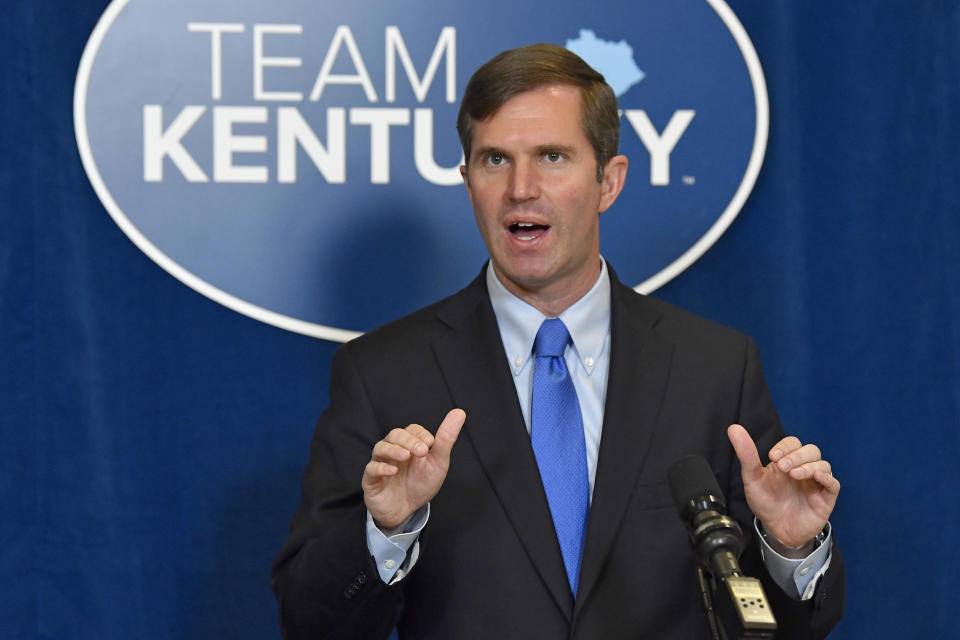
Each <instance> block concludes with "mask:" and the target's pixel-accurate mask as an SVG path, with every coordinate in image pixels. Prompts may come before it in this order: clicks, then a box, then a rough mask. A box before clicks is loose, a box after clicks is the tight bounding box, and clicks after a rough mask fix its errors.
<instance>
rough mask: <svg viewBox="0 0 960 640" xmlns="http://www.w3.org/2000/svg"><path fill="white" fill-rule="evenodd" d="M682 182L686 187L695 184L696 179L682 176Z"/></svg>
mask: <svg viewBox="0 0 960 640" xmlns="http://www.w3.org/2000/svg"><path fill="white" fill-rule="evenodd" d="M682 180H683V184H685V185H688V186H689V185H692V184H696V183H697V178H696V177H695V176H683V178H682Z"/></svg>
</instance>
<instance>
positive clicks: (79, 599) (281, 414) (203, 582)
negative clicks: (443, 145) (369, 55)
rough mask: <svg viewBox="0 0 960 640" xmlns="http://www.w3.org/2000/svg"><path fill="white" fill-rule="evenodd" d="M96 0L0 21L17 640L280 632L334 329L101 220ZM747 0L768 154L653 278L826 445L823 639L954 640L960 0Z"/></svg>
mask: <svg viewBox="0 0 960 640" xmlns="http://www.w3.org/2000/svg"><path fill="white" fill-rule="evenodd" d="M106 4H107V3H106V2H105V1H104V0H84V1H81V2H30V1H28V0H13V2H9V3H7V5H6V7H7V8H6V10H5V15H4V19H3V21H2V22H0V60H2V64H3V78H4V90H3V91H2V93H0V115H2V117H3V125H4V126H2V127H0V141H2V145H0V148H2V149H3V152H2V160H0V188H2V192H0V203H2V204H0V206H2V209H0V211H2V213H0V215H2V218H0V224H2V226H0V318H2V328H0V354H2V360H0V362H2V365H0V425H2V431H0V478H2V489H3V494H2V495H3V502H2V505H3V514H2V518H0V575H2V576H3V577H4V579H3V580H2V581H0V635H2V636H3V637H7V638H78V639H79V638H91V639H93V638H97V639H102V638H116V639H118V640H119V639H124V640H126V639H128V638H211V637H228V638H270V637H278V636H279V632H278V631H277V625H276V622H275V604H274V600H273V596H272V594H271V593H270V590H269V586H268V571H269V567H270V563H271V560H272V557H273V554H274V553H275V552H276V550H277V549H278V548H279V546H280V544H281V543H282V541H283V540H284V538H285V535H286V529H287V525H288V522H289V517H290V515H291V514H292V512H293V509H294V507H295V505H296V501H297V498H298V482H299V474H300V471H301V469H302V467H303V465H304V463H305V461H306V456H307V445H308V442H309V438H310V435H311V432H312V428H313V422H314V420H315V418H316V416H317V415H318V414H319V412H320V411H321V410H322V409H323V407H324V405H325V403H326V400H327V397H326V385H327V383H328V367H329V363H330V359H331V356H332V354H333V351H334V349H335V348H336V346H337V345H335V344H333V343H329V342H324V341H319V340H315V339H311V338H307V337H304V336H301V335H296V334H292V333H288V332H285V331H282V330H280V329H276V328H273V327H270V326H267V325H264V324H261V323H259V322H257V321H255V320H252V319H250V318H247V317H245V316H241V315H238V314H237V313H234V312H233V311H229V310H227V309H226V308H224V307H221V306H219V305H218V304H216V303H214V302H212V301H210V300H208V299H207V298H204V297H202V296H200V295H198V294H197V293H195V292H194V291H192V290H190V289H188V288H187V287H185V286H183V285H182V284H180V283H179V282H178V281H176V280H175V279H174V278H172V277H171V276H169V275H168V274H167V273H166V272H164V271H163V270H162V269H160V268H159V267H158V266H157V265H155V264H154V263H153V262H151V261H150V260H149V259H148V258H147V257H146V256H144V255H143V254H142V253H141V252H140V251H139V250H138V249H136V248H135V247H134V245H133V244H132V243H131V242H130V241H129V240H128V239H127V238H126V236H125V235H124V234H123V233H122V232H121V231H120V230H119V228H118V227H117V226H116V224H114V222H113V221H112V220H111V219H110V218H109V216H108V215H107V214H106V213H105V211H104V210H103V208H102V206H101V205H100V202H99V201H98V200H97V198H96V196H95V195H94V192H93V190H92V188H91V187H90V184H89V182H88V180H87V178H86V175H85V174H84V172H83V169H82V167H81V165H80V160H79V157H78V153H77V149H76V143H75V140H74V134H73V122H72V98H73V84H74V79H75V74H76V71H77V64H78V61H79V59H80V54H81V52H82V50H83V46H84V44H85V42H86V39H87V37H88V36H89V34H90V32H91V30H92V29H93V26H94V24H95V23H96V21H97V19H98V17H99V16H100V14H101V12H102V11H103V10H104V8H105V6H106ZM730 4H731V6H732V7H733V9H734V10H735V11H736V13H737V15H738V16H739V18H740V20H741V21H742V22H743V24H744V26H745V27H746V30H747V32H748V33H749V34H750V36H751V38H752V39H753V42H754V45H755V46H756V49H757V51H758V53H759V56H760V60H761V62H762V63H763V65H764V69H765V72H766V78H767V82H768V85H769V94H770V104H771V131H770V144H769V148H768V151H767V157H766V162H765V165H764V168H763V170H762V172H761V174H760V178H759V180H758V183H757V185H756V188H755V190H754V192H753V195H752V196H751V197H750V199H749V200H748V202H747V205H746V206H745V207H744V209H743V211H742V213H741V214H740V216H739V217H738V218H737V220H736V221H735V222H734V224H733V226H732V227H731V228H730V229H729V231H728V232H727V233H726V234H725V235H724V236H723V237H722V238H721V239H720V241H719V242H718V243H717V245H715V246H714V247H713V248H712V249H711V250H710V251H709V252H708V253H707V254H706V255H705V256H704V257H703V258H702V259H700V260H699V261H698V262H697V263H696V264H694V265H693V266H692V267H691V268H690V269H688V270H687V271H686V272H685V273H683V274H682V275H681V276H680V277H678V278H677V279H675V280H673V281H672V282H671V283H669V284H668V285H667V286H665V287H664V288H662V289H661V290H659V291H658V292H657V294H656V295H658V296H659V297H662V298H664V299H666V300H668V301H670V302H673V303H676V304H679V305H681V306H684V307H686V308H688V309H690V310H692V311H694V312H697V313H699V314H701V315H705V316H707V317H710V318H712V319H714V320H717V321H720V322H723V323H725V324H729V325H732V326H734V327H736V328H738V329H741V330H743V331H745V332H747V333H750V334H752V335H753V336H754V337H755V338H756V340H757V342H758V344H759V346H760V348H761V351H762V353H763V355H764V360H765V364H766V369H767V376H768V382H769V384H770V387H771V390H772V392H773V395H774V398H775V400H776V401H777V405H778V408H779V410H780V413H781V417H782V419H783V421H784V423H785V425H787V427H788V429H789V430H791V431H794V432H796V433H798V434H800V435H801V436H802V437H804V439H808V440H812V441H815V442H817V443H819V444H821V445H822V447H823V449H824V451H825V454H826V456H827V457H828V458H829V459H830V460H831V461H832V462H833V464H834V468H835V470H836V473H837V475H838V477H839V478H840V479H841V481H842V482H843V490H842V492H841V496H840V503H839V505H838V507H837V510H836V512H835V514H834V517H833V522H834V525H835V527H836V532H837V537H838V540H839V541H840V543H841V544H842V546H843V549H844V555H845V558H846V560H847V563H848V604H847V614H846V617H845V619H844V621H843V622H842V623H841V624H840V626H839V627H838V628H837V631H836V632H835V634H834V637H837V638H902V637H905V636H906V635H907V634H916V635H918V636H926V637H950V636H951V635H953V634H954V624H953V619H952V615H951V614H952V610H953V608H954V603H955V602H956V600H957V598H958V597H960V578H958V572H957V570H956V566H957V565H958V561H960V553H958V545H957V542H956V541H957V539H958V536H960V526H958V525H960V513H958V510H957V508H956V507H955V506H954V505H955V502H956V497H957V495H958V490H960V474H958V473H957V471H956V466H957V464H956V461H957V460H958V459H960V446H958V441H960V285H958V282H960V168H958V156H960V154H958V147H960V131H958V122H960V117H958V115H957V114H958V113H960V75H958V73H957V67H958V64H960V5H958V4H956V3H943V2H907V1H903V0H898V1H896V2H887V3H883V7H882V9H881V7H880V6H879V5H876V4H873V3H864V2H854V3H833V2H823V1H818V2H803V3H799V2H786V1H777V2H765V3H755V2H747V1H745V0H744V1H734V2H730ZM692 35H695V34H692ZM451 126H452V124H451ZM478 267H479V265H478Z"/></svg>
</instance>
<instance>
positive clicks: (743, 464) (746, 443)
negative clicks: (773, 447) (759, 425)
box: [727, 424, 763, 484]
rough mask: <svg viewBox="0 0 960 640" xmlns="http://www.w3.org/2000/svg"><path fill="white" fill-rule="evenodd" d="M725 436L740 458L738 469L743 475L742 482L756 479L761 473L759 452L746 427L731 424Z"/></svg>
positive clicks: (761, 466) (745, 482)
mask: <svg viewBox="0 0 960 640" xmlns="http://www.w3.org/2000/svg"><path fill="white" fill-rule="evenodd" d="M727 437H728V438H729V439H730V444H732V445H733V450H734V452H735V453H736V454H737V459H738V460H740V469H741V473H742V475H743V483H744V484H747V483H748V482H750V481H752V480H754V479H756V477H757V476H759V475H761V474H762V473H763V465H762V464H761V463H760V454H759V453H758V452H757V445H756V444H754V442H753V438H751V437H750V434H749V433H748V432H747V430H746V429H744V428H743V427H741V426H740V425H739V424H732V425H730V426H729V427H727Z"/></svg>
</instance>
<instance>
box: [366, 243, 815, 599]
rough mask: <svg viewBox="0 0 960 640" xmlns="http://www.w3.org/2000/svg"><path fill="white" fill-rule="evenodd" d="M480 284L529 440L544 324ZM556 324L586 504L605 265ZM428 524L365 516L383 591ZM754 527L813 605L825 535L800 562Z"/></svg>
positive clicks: (597, 413)
mask: <svg viewBox="0 0 960 640" xmlns="http://www.w3.org/2000/svg"><path fill="white" fill-rule="evenodd" d="M486 278H487V290H488V292H489V294H490V302H491V304H492V305H493V311H494V314H495V315H496V317H497V327H498V328H499V329H500V338H501V340H502V341H503V349H504V353H506V356H507V361H508V364H509V365H510V370H511V372H512V373H513V382H514V384H515V385H516V389H517V398H518V399H519V400H520V409H521V411H522V412H523V420H524V422H525V423H526V426H527V433H530V405H531V401H532V397H533V364H532V361H533V341H534V338H536V335H537V331H538V330H539V329H540V325H541V324H542V323H543V321H544V320H545V319H546V318H547V316H545V315H543V313H541V312H540V311H538V310H537V309H536V308H534V307H533V306H531V305H529V304H528V303H526V302H524V301H523V300H521V299H520V298H518V297H516V296H515V295H513V294H512V293H510V291H508V290H507V288H506V287H505V286H503V284H502V283H501V282H500V280H499V279H498V278H497V276H496V274H495V273H494V271H493V267H492V266H490V265H489V264H488V265H487V273H486ZM559 318H560V319H561V320H562V321H563V323H564V324H565V325H566V326H567V329H568V330H569V332H570V337H571V341H572V344H571V345H569V346H568V347H567V350H566V352H565V353H564V360H565V361H566V363H567V370H568V371H569V372H570V375H571V377H572V378H573V386H574V388H575V389H576V390H577V399H578V401H579V402H580V412H581V417H582V419H583V434H584V439H585V441H586V445H587V473H588V475H589V479H590V497H591V500H592V499H593V484H594V478H595V477H596V472H597V457H598V454H599V451H600V436H601V431H602V427H603V409H604V398H605V397H606V393H607V373H608V372H609V369H610V366H609V365H610V278H609V276H608V275H607V264H606V262H605V261H603V260H602V259H601V271H600V276H599V277H598V278H597V281H596V283H594V285H593V287H592V288H591V289H590V291H588V292H587V293H586V294H585V295H584V296H583V297H582V298H580V299H579V300H577V301H576V302H575V303H573V304H572V305H571V306H570V307H568V308H567V309H566V310H565V311H564V312H563V313H561V314H560V316H559ZM428 519H429V505H426V506H425V507H422V508H421V509H419V510H418V511H417V512H415V513H414V514H413V515H412V516H411V517H410V519H409V520H408V521H407V522H406V523H404V524H403V525H401V527H398V529H397V530H395V531H391V532H389V533H390V534H392V535H389V536H388V535H385V534H384V533H383V532H382V531H381V530H380V529H379V528H377V526H376V525H375V524H374V522H373V518H372V516H370V514H369V513H367V548H368V549H369V550H370V554H371V555H372V556H373V558H374V560H375V561H376V562H377V570H378V572H379V574H380V578H381V579H382V580H383V581H384V582H385V583H387V584H392V583H394V582H397V581H398V580H401V579H403V576H405V575H406V574H407V573H409V571H410V569H411V568H412V567H413V565H414V564H415V563H416V558H417V557H418V556H419V542H417V536H418V535H419V533H420V530H421V529H423V527H424V525H426V523H427V520H428ZM754 527H755V528H757V536H758V538H760V551H761V554H762V556H763V560H764V563H765V564H766V566H767V570H768V571H769V572H770V576H771V577H772V578H773V579H774V581H776V583H777V584H778V585H780V587H781V588H782V589H783V590H784V591H785V592H786V593H788V594H790V595H792V596H793V597H795V598H800V599H802V600H807V599H809V598H811V597H812V596H813V591H814V589H815V588H816V578H819V577H820V576H821V575H823V573H824V572H825V571H826V570H827V568H828V567H829V566H830V536H831V533H830V527H827V530H828V534H827V538H826V539H825V540H824V542H823V543H822V544H821V545H820V547H818V548H817V549H815V550H814V551H813V552H812V553H811V554H810V555H809V556H807V557H806V558H801V559H790V558H785V557H784V556H782V555H780V554H778V553H777V552H776V551H774V550H773V549H772V548H771V547H770V546H769V545H768V544H767V543H766V541H765V540H764V539H763V538H762V537H761V536H760V532H759V528H758V523H757V522H756V519H755V522H754ZM411 547H412V550H411ZM408 551H409V553H408Z"/></svg>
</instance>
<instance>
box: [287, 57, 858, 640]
mask: <svg viewBox="0 0 960 640" xmlns="http://www.w3.org/2000/svg"><path fill="white" fill-rule="evenodd" d="M618 126H619V118H618V114H617V110H616V99H615V97H614V95H613V92H612V90H611V89H610V87H609V86H607V85H606V83H605V82H604V81H603V78H602V76H600V75H599V74H597V73H596V72H595V71H593V70H592V69H591V68H590V67H589V66H587V65H586V64H585V63H584V62H583V61H582V60H580V59H579V58H578V57H576V56H575V55H573V54H572V53H570V52H568V51H566V50H564V49H562V48H560V47H556V46H552V45H534V46H530V47H525V48H522V49H515V50H511V51H507V52H504V53H502V54H500V55H499V56H497V57H496V58H494V59H493V60H491V61H490V62H488V63H487V64H486V65H484V66H483V67H481V68H480V69H479V70H478V71H477V73H476V74H474V76H473V78H472V79H471V80H470V83H469V84H468V86H467V89H466V92H465V96H464V99H463V104H462V106H461V110H460V115H459V118H458V130H459V132H460V136H461V142H462V144H463V147H464V157H465V158H466V165H465V166H464V167H461V173H462V174H463V178H464V182H465V184H466V187H467V191H468V194H469V196H470V201H471V204H472V205H473V209H474V213H475V215H476V220H477V225H478V227H479V229H480V232H481V234H482V235H483V239H484V242H485V243H486V246H487V248H488V250H489V253H490V262H489V263H488V265H487V267H486V268H485V269H484V271H483V272H482V273H481V274H480V276H479V277H478V278H477V279H476V280H475V281H474V282H473V283H471V284H470V285H469V286H468V287H467V288H466V289H464V290H463V291H461V292H459V293H457V294H455V295H454V296H451V297H450V298H447V299H446V300H443V301H441V302H439V303H437V304H435V305H433V306H431V307H428V308H426V309H423V310H421V311H419V312H416V313H414V314H412V315H411V316H409V317H407V318H404V319H401V320H399V321H396V322H394V323H391V324H389V325H387V326H385V327H383V328H381V329H378V330H377V331H374V332H371V333H370V334H367V335H366V336H363V337H361V338H359V339H357V340H355V341H353V342H350V343H348V344H346V345H344V347H343V348H341V349H340V350H338V352H337V354H336V356H335V357H334V363H333V373H332V377H331V390H330V406H329V408H328V409H327V410H326V411H325V412H324V414H323V416H322V417H321V418H320V421H319V424H318V426H317V430H316V435H315V437H314V440H313V445H312V448H311V453H310V462H309V463H308V466H307V470H306V472H305V474H304V478H303V497H302V502H301V505H300V508H299V509H298V511H297V514H296V515H295V517H294V520H293V524H292V526H291V534H290V538H289V540H288V541H287V543H286V545H285V546H284V548H283V549H282V550H281V552H280V554H279V556H278V558H277V561H276V565H275V566H274V572H273V585H274V589H275V591H276V593H277V597H278V599H279V602H280V616H281V624H282V627H283V630H284V634H285V636H286V637H287V638H319V637H331V638H383V637H386V635H387V634H388V633H389V631H390V629H392V628H393V627H394V625H397V626H398V629H399V631H400V634H401V637H411V638H456V639H463V638H585V639H597V638H604V639H605V638H621V637H622V638H640V637H649V638H707V637H709V633H708V628H707V626H706V622H705V620H704V616H703V613H702V611H701V609H700V605H699V602H698V599H697V588H696V582H695V560H694V557H693V554H692V552H691V550H690V548H689V544H688V543H687V540H686V535H685V532H684V530H683V526H682V524H681V522H680V520H679V519H678V517H677V515H676V513H675V510H674V507H673V504H672V500H671V498H670V495H669V491H668V488H667V485H666V469H667V468H668V467H669V466H670V465H671V464H672V463H673V462H674V461H675V460H677V459H678V458H680V457H682V456H683V455H684V454H689V453H696V454H699V455H702V456H704V457H705V458H706V459H707V460H708V461H709V462H710V464H711V466H712V468H713V470H714V471H715V472H716V474H717V476H718V479H719V482H720V486H721V487H722V489H723V490H724V492H725V493H726V495H727V498H728V502H729V503H730V511H731V514H732V515H733V516H734V517H735V518H737V519H738V520H739V521H740V522H741V523H743V525H744V529H745V530H746V531H748V534H749V535H748V537H749V538H750V544H749V546H748V549H747V550H746V552H745V554H744V557H743V560H742V565H743V567H744V569H745V570H746V572H747V573H748V574H749V575H755V576H759V577H761V579H762V580H763V581H764V584H765V588H766V591H767V594H768V597H769V598H770V600H771V602H772V605H773V607H774V609H775V612H776V614H777V617H778V621H779V623H780V628H781V631H782V633H781V637H797V638H806V637H821V636H823V635H826V633H827V632H828V631H829V629H830V628H831V627H832V626H833V625H834V624H835V622H836V620H837V619H839V616H840V614H841V612H842V601H843V569H842V563H841V560H840V556H839V553H838V552H837V551H836V549H835V548H834V547H833V543H832V537H831V536H830V534H829V525H828V524H827V519H828V517H829V515H830V512H831V511H832V509H833V505H834V504H835V501H836V497H837V493H838V491H839V487H840V485H839V483H838V482H837V480H836V479H835V478H834V477H833V476H832V474H831V470H830V465H829V463H828V462H827V461H825V460H823V459H822V458H821V456H820V451H819V450H818V449H817V448H816V447H815V446H814V445H810V444H807V445H801V443H800V441H799V440H798V439H797V438H794V437H784V435H783V432H782V430H781V428H780V425H779V422H778V420H777V416H776V412H775V410H774V408H773V405H772V403H771V400H770V397H769V394H768V392H767V390H766V386H765V384H764V382H763V374H762V371H761V367H760V363H759V359H758V356H757V353H756V349H755V347H754V345H753V343H752V342H751V341H750V340H749V339H748V338H746V337H744V336H742V335H740V334H738V333H736V332H734V331H732V330H729V329H726V328H723V327H719V326H717V325H714V324H712V323H710V322H708V321H705V320H702V319H699V318H696V317H694V316H692V315H690V314H687V313H685V312H683V311H680V310H678V309H675V308H673V307H671V306H669V305H666V304H663V303H660V302H658V301H655V300H653V299H649V298H646V297H644V296H640V295H638V294H636V293H634V292H633V291H632V290H631V289H629V288H628V287H625V286H624V285H622V284H621V283H620V282H619V281H618V280H617V278H616V276H615V274H614V273H613V270H612V269H611V268H610V267H609V266H608V265H606V264H605V263H604V261H603V260H602V259H601V257H600V253H599V231H598V218H599V215H600V214H601V213H602V212H603V211H605V210H606V209H607V208H609V207H610V206H611V205H612V204H613V203H614V201H615V200H616V199H617V196H618V195H619V193H620V190H621V188H622V187H623V184H624V179H625V177H626V172H627V159H626V158H625V157H623V156H619V155H616V150H617V141H618V135H619V130H618ZM740 424H742V425H743V426H740ZM421 425H427V426H429V427H431V429H427V428H425V427H424V426H421ZM434 425H439V426H437V427H436V429H435V431H433V430H432V427H433V426H434ZM461 430H462V433H461ZM754 443H756V444H754ZM731 445H732V446H731ZM758 447H759V450H760V451H763V452H764V453H766V452H769V457H770V459H771V460H772V462H771V463H770V464H768V465H766V466H763V465H762V463H761V460H760V458H759V454H758ZM754 516H756V519H755V518H754ZM754 531H755V533H753V532H754ZM755 538H757V539H755ZM759 538H763V539H762V540H761V539H759ZM761 554H762V557H761ZM771 574H772V575H771Z"/></svg>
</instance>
